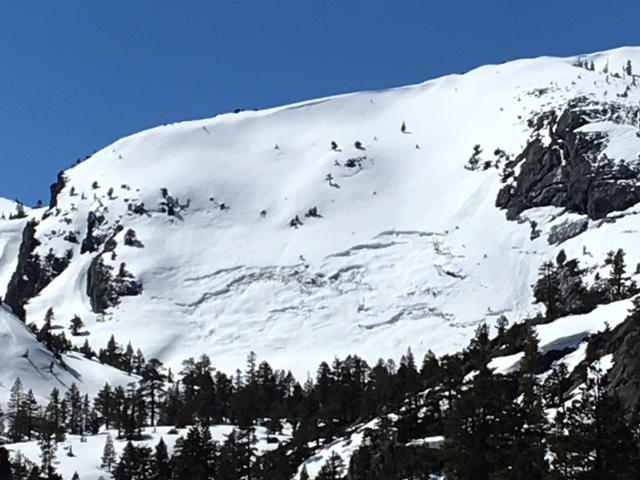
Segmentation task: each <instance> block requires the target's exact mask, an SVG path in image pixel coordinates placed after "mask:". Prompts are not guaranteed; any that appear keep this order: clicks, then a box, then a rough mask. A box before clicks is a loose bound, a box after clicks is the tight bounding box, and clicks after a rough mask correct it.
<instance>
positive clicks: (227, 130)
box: [0, 48, 640, 378]
mask: <svg viewBox="0 0 640 480" xmlns="http://www.w3.org/2000/svg"><path fill="white" fill-rule="evenodd" d="M583 60H586V64H587V66H588V67H590V66H591V62H593V66H594V70H591V69H590V68H584V67H580V66H576V64H577V63H578V59H576V58H569V59H558V58H539V59H534V60H520V61H515V62H510V63H507V64H503V65H490V66H485V67H481V68H478V69H476V70H473V71H471V72H469V73H466V74H464V75H451V76H447V77H444V78H440V79H437V80H432V81H428V82H426V83H423V84H420V85H415V86H410V87H405V88H397V89H392V90H385V91H377V92H362V93H356V94H351V95H342V96H338V97H330V98H324V99H319V100H313V101H309V102H302V103H299V104H295V105H290V106H286V107H280V108H273V109H270V110H264V111H247V112H241V113H237V114H225V115H220V116H217V117H215V118H211V119H206V120H198V121H192V122H183V123H178V124H173V125H166V126H161V127H158V128H154V129H152V130H149V131H145V132H142V133H139V134H136V135H132V136H130V137H127V138H124V139H122V140H119V141H117V142H115V143H114V144H113V145H110V146H108V147H106V148H104V149H103V150H101V151H99V152H97V153H96V154H94V155H93V156H91V157H90V158H89V159H88V160H86V161H85V162H83V163H81V164H79V165H77V166H75V167H73V168H71V169H69V170H67V171H66V172H65V173H64V179H62V178H61V179H60V181H59V183H58V188H57V189H55V193H56V195H55V196H54V202H53V203H54V205H53V206H52V208H51V209H50V210H48V211H47V212H46V213H45V214H44V215H42V217H41V218H40V219H39V223H38V224H37V225H36V226H35V229H34V234H33V236H32V237H33V238H35V239H36V240H37V242H32V245H33V246H32V248H31V249H30V251H31V256H30V257H29V258H27V257H24V258H21V262H20V264H19V265H18V266H16V267H15V269H17V273H16V274H15V275H14V281H13V283H14V285H13V287H10V288H9V290H10V291H9V292H8V295H7V298H9V297H10V298H11V299H12V304H13V306H14V307H16V306H19V305H21V304H22V302H25V301H26V302H27V303H26V308H25V315H26V318H27V321H28V322H36V323H38V324H40V325H41V322H42V320H43V318H44V314H45V312H46V310H47V309H48V308H50V307H52V308H53V309H54V311H55V314H56V318H57V321H58V322H59V325H61V326H63V327H65V328H66V326H67V324H68V320H69V319H70V318H71V317H72V316H73V315H76V314H77V315H79V316H80V317H82V319H83V320H84V323H85V324H86V330H87V331H88V332H89V335H88V336H86V337H74V338H72V340H73V341H76V342H84V340H85V338H86V339H88V341H89V342H90V344H91V345H92V346H93V347H94V348H95V349H98V348H101V347H103V346H104V345H105V344H106V342H107V340H108V338H109V337H110V336H111V335H112V334H114V335H115V337H116V339H117V340H118V341H119V342H120V343H126V342H129V341H130V342H131V343H132V344H133V345H134V347H135V348H140V349H141V350H142V351H143V352H144V353H145V355H146V357H147V358H150V357H157V358H160V359H161V360H163V361H164V362H165V363H166V364H168V365H169V366H174V367H175V366H177V365H179V364H180V362H181V361H182V360H183V359H185V358H187V357H190V356H194V355H198V354H200V353H208V354H209V355H211V356H212V358H213V359H214V363H215V365H216V366H218V367H220V368H222V369H224V370H227V371H232V370H235V368H236V367H238V366H239V365H241V364H243V362H244V358H245V356H246V354H247V353H248V352H249V351H250V350H254V351H255V352H256V353H257V354H258V356H259V357H261V358H266V359H268V360H269V361H270V362H271V363H272V365H273V366H274V367H280V368H288V369H292V370H293V371H294V373H295V374H296V375H298V376H299V377H301V378H304V376H305V375H306V374H307V372H313V371H314V370H315V368H316V366H317V364H318V362H319V361H321V360H330V359H331V358H332V357H333V356H335V355H338V356H344V355H346V354H348V353H357V354H360V355H362V356H364V357H365V358H366V359H367V360H375V359H377V358H378V357H385V358H386V357H394V358H398V357H399V355H400V354H401V353H402V352H403V351H405V350H406V348H407V347H412V348H413V350H414V352H416V354H417V355H422V354H423V353H424V352H425V351H426V350H427V349H432V350H434V351H435V352H436V353H437V354H441V353H445V352H450V351H455V350H458V349H460V348H461V347H462V346H464V345H465V344H466V343H467V341H468V339H469V338H470V336H471V334H472V332H473V331H474V329H475V328H476V326H477V325H478V324H479V323H480V322H489V323H494V321H495V319H496V318H497V317H498V316H499V315H501V314H504V315H506V316H507V317H508V318H509V319H510V320H511V321H517V320H520V319H523V318H525V317H529V316H532V315H534V314H535V313H536V312H537V311H539V310H540V307H539V306H537V305H534V304H533V296H532V289H531V285H532V284H533V283H534V282H535V279H536V276H537V271H538V267H539V266H540V265H541V263H542V262H544V261H545V260H549V259H553V258H555V256H556V255H557V253H558V251H559V250H560V249H561V248H562V249H564V250H565V251H566V253H567V255H568V257H569V258H573V257H576V258H578V259H579V260H580V261H581V265H582V266H583V267H588V268H590V269H591V270H590V275H592V276H594V275H595V274H596V273H597V271H599V270H603V269H604V268H605V267H604V265H603V259H604V257H605V255H606V252H607V251H609V250H611V249H613V248H619V247H622V248H624V249H625V251H626V252H627V258H626V260H627V263H628V264H629V265H635V264H636V263H637V262H639V261H640V249H639V248H638V244H637V231H638V229H639V228H640V219H639V218H638V216H637V215H635V213H636V211H637V207H634V206H633V203H634V202H633V201H632V200H633V196H630V195H618V194H617V193H616V192H614V193H616V195H615V198H616V199H617V200H616V202H617V203H615V205H613V206H614V207H615V208H613V210H622V212H620V211H618V212H615V213H612V212H609V211H605V212H604V217H603V215H602V213H603V208H605V207H606V206H605V207H603V206H602V201H601V200H602V195H605V196H606V192H604V193H602V192H601V191H597V192H595V193H593V195H596V194H600V196H599V197H598V196H597V195H596V197H597V198H594V199H592V198H591V197H589V198H588V199H587V200H588V201H587V200H585V203H584V208H583V207H582V203H580V201H574V200H575V193H574V191H573V189H572V188H569V189H568V190H569V193H567V192H566V190H567V189H566V188H565V189H564V190H563V191H562V192H560V193H558V192H551V193H549V191H548V190H545V191H544V192H542V193H539V192H535V191H533V192H532V191H531V190H523V193H522V194H521V196H520V197H518V196H517V195H520V194H519V193H518V192H517V191H516V189H515V186H514V187H513V188H514V190H513V192H511V193H507V194H505V195H504V196H503V203H504V206H505V207H508V209H509V212H514V213H513V214H512V215H511V214H510V215H511V216H512V217H513V218H514V220H508V219H507V217H506V215H505V210H503V209H499V208H497V207H496V200H497V198H498V196H499V193H500V192H501V191H502V190H503V189H504V188H505V183H504V182H503V181H502V177H503V176H504V177H509V175H510V174H509V172H506V171H505V167H506V166H509V165H510V164H509V162H508V160H509V159H511V160H513V159H515V158H516V157H517V156H518V155H520V154H521V153H522V152H523V151H524V149H525V147H526V146H527V145H528V144H529V142H530V141H531V140H532V139H533V138H539V139H540V145H541V147H540V148H547V149H549V150H553V148H554V145H556V144H558V143H563V144H566V143H567V141H565V139H564V138H562V139H560V140H558V138H556V137H557V136H558V135H560V134H561V132H560V128H561V126H560V125H562V122H559V123H558V125H559V126H558V127H557V128H556V127H555V123H554V122H555V121H556V120H557V117H560V116H561V114H562V113H563V111H565V110H566V109H567V108H568V107H569V108H575V109H580V111H581V112H589V113H588V115H591V117H590V118H589V121H588V122H587V125H582V126H580V128H581V129H582V130H581V131H583V132H584V136H585V137H588V138H596V137H597V139H599V141H602V142H603V144H604V146H603V145H601V146H600V147H601V148H600V150H598V151H597V152H596V153H594V154H593V155H592V157H589V158H590V159H591V160H590V161H591V162H592V164H593V165H596V164H600V163H607V162H608V161H609V160H610V161H611V162H612V165H613V166H611V167H608V168H618V167H620V165H621V162H623V161H624V163H622V165H623V166H624V167H625V168H626V167H628V168H629V169H630V171H632V172H636V170H635V169H636V167H637V163H638V157H639V154H640V138H638V123H637V118H636V117H635V116H634V112H633V111H632V109H633V108H634V107H636V106H637V105H638V101H639V100H640V88H639V87H636V86H635V83H637V81H636V80H634V77H633V76H632V75H629V74H628V72H626V73H625V72H623V67H624V66H625V65H626V62H627V61H628V60H630V61H631V63H632V65H633V66H634V67H635V68H637V69H639V70H640V49H632V48H628V49H619V50H614V51H611V52H605V53H600V54H594V55H589V56H586V57H584V58H583ZM583 60H580V62H582V61H583ZM605 70H608V73H605ZM613 73H615V76H614V75H613ZM571 102H573V103H571ZM576 102H577V103H576ZM571 105H573V107H571ZM576 105H577V106H576ZM617 109H619V110H617ZM548 111H555V112H556V116H557V117H556V119H555V120H554V121H551V120H549V116H545V115H542V114H543V113H544V112H548ZM614 111H615V112H616V113H615V115H614V113H612V112H614ZM584 115H587V114H586V113H585V114H584ZM403 122H404V124H405V125H406V130H405V131H401V125H402V124H403ZM540 125H541V126H542V128H540ZM575 130H577V128H576V129H575ZM554 131H555V133H554ZM570 133H571V132H570ZM590 135H591V136H590ZM332 142H335V144H334V145H333V148H332ZM476 145H479V147H475V146H476ZM594 148H595V147H594ZM592 150H593V149H592ZM474 152H476V154H475V155H474ZM590 153H592V152H591V151H590ZM567 155H568V154H567ZM527 158H529V157H527ZM562 158H563V160H561V162H565V161H568V157H567V156H566V155H565V157H562ZM470 159H471V162H470ZM607 159H609V160H607ZM541 162H542V160H541ZM465 167H470V168H465ZM511 167H512V168H511V170H512V171H513V173H514V175H515V176H516V177H517V176H518V175H520V174H522V175H521V177H520V178H524V177H525V176H526V175H530V174H531V172H530V169H529V168H528V167H526V161H525V162H518V163H517V164H514V165H511ZM594 168H595V167H594ZM521 170H522V171H521ZM616 171H617V170H616ZM534 173H535V174H536V175H537V174H538V173H539V172H534ZM534 176H535V175H534ZM607 178H609V177H607ZM567 181H569V180H567ZM513 182H514V176H511V177H510V178H509V179H508V180H507V183H506V185H511V184H512V183H513ZM635 182H636V177H634V176H633V175H627V176H625V177H624V178H622V179H621V180H619V181H618V180H611V181H610V182H609V184H611V185H613V187H612V188H614V187H615V188H618V187H620V188H621V189H623V190H624V189H627V190H625V192H626V191H628V190H629V191H630V190H633V189H634V188H636V183H635ZM526 184H531V185H533V186H534V187H536V186H539V185H540V182H537V183H536V182H535V181H531V182H526V178H524V179H523V180H521V181H520V182H519V184H518V188H522V189H525V188H526V187H527V185H526ZM552 186H553V185H551V184H550V187H549V188H551V187H552ZM532 188H533V187H532ZM563 188H564V187H563ZM603 188H604V187H603ZM163 189H164V190H163ZM514 192H515V193H514ZM587 194H588V195H592V192H591V191H589V192H587ZM563 195H564V197H563ZM572 195H573V196H572ZM565 197H567V200H566V201H564V198H565ZM569 197H570V198H569ZM618 197H620V198H618ZM612 198H614V196H613V195H612ZM563 202H564V203H563ZM565 203H566V205H565ZM618 207H619V208H618ZM605 210H606V208H605ZM621 213H622V215H620V214H621ZM516 217H517V221H515V219H516ZM605 217H606V220H605V221H603V218H605ZM614 217H615V218H614ZM296 219H298V220H299V222H298V220H296ZM2 228H4V227H3V226H2V224H0V229H2ZM572 228H573V230H571V229H572ZM129 230H131V231H132V232H129ZM567 230H569V231H574V230H575V231H577V233H575V232H574V233H573V236H571V235H570V234H563V233H562V232H566V231H567ZM559 232H560V233H559ZM134 233H135V235H134ZM15 235H22V233H20V234H18V232H15ZM8 237H10V235H8V236H7V238H8ZM558 237H560V238H559V240H558ZM2 238H3V237H2V235H0V245H2V242H3V240H2ZM11 238H13V240H11V241H8V240H4V242H5V244H6V245H8V244H9V243H11V242H13V243H11V249H12V250H11V251H12V252H15V251H16V244H15V237H11ZM550 241H552V242H555V243H553V244H551V243H550ZM3 258H4V257H1V256H0V259H3ZM98 258H100V260H98ZM60 259H62V260H63V261H58V260H60ZM56 261H58V263H57V264H56ZM1 262H2V264H4V263H5V260H1ZM30 262H31V264H32V263H33V262H40V266H41V267H42V268H41V269H40V270H41V271H43V272H45V274H44V275H45V276H46V277H47V278H46V281H43V282H40V287H39V288H38V289H36V290H40V288H41V287H42V286H44V288H43V289H41V291H38V292H37V295H34V294H33V290H34V289H33V288H32V287H33V283H34V281H35V279H34V278H29V277H28V275H27V276H25V275H24V271H26V270H28V268H27V269H25V268H23V267H28V266H29V263H30ZM54 264H55V265H57V266H54ZM61 265H62V266H61ZM109 268H112V270H109ZM0 272H1V273H2V275H6V274H5V273H4V272H3V270H2V269H0ZM603 275H604V273H603ZM592 278H593V277H592ZM0 280H2V282H3V285H4V284H7V283H8V282H7V281H6V280H5V277H4V276H3V277H1V278H0ZM25 292H28V293H25ZM134 294H135V295H134ZM16 310H19V308H16ZM18 313H20V312H18ZM576 342H577V343H579V339H577V340H576ZM7 371H8V370H7ZM17 371H18V370H17Z"/></svg>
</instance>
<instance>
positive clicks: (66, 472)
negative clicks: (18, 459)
mask: <svg viewBox="0 0 640 480" xmlns="http://www.w3.org/2000/svg"><path fill="white" fill-rule="evenodd" d="M233 428H234V427H233V426H231V425H215V426H212V427H210V428H209V429H210V431H211V438H212V439H213V440H214V441H216V442H220V443H222V442H224V441H225V440H226V438H227V436H228V435H229V434H230V433H231V431H232V430H233ZM172 430H174V431H175V433H171V431H172ZM187 430H188V429H186V428H182V429H173V428H171V427H157V428H147V429H146V431H145V432H144V436H145V439H144V440H140V441H136V442H134V444H135V445H148V446H149V447H151V448H154V447H155V446H156V445H157V444H158V442H159V441H160V439H163V440H164V442H165V443H166V445H167V449H168V450H169V453H171V452H172V451H173V448H174V445H175V442H176V440H177V439H178V438H179V437H180V436H186V434H187ZM255 435H256V439H257V444H256V445H255V447H256V452H257V453H258V454H260V453H263V452H265V451H269V450H273V449H275V448H276V447H277V446H278V443H274V442H268V441H267V438H268V437H267V432H266V430H265V429H264V428H262V427H258V428H256V431H255ZM108 436H111V438H112V439H113V443H114V447H115V450H116V452H117V456H118V458H119V457H120V455H121V454H122V451H123V450H124V447H125V446H126V444H127V442H126V441H125V440H119V439H117V432H116V431H103V432H101V433H100V434H99V435H94V436H88V437H85V440H86V441H82V437H80V436H79V435H67V438H66V440H65V441H64V442H62V443H60V444H58V446H57V452H56V457H57V460H56V468H57V470H58V472H59V473H60V474H61V475H62V476H63V478H65V479H68V478H71V477H72V476H73V474H74V472H78V473H79V474H80V478H82V479H83V480H99V479H100V478H103V479H107V478H111V475H110V474H109V473H108V472H107V471H106V469H105V468H100V462H101V458H102V451H103V449H104V444H105V442H106V439H107V437H108ZM272 439H278V440H279V441H284V440H286V439H287V432H285V433H284V434H282V435H277V436H275V437H272ZM5 447H6V448H7V449H8V450H9V451H10V452H11V453H12V454H13V455H16V454H18V452H19V453H20V454H21V455H22V456H23V457H25V458H27V459H29V460H31V461H32V462H35V463H38V461H39V455H40V447H39V446H38V442H37V441H35V440H34V441H31V442H21V443H14V444H8V445H5ZM70 452H71V453H72V454H73V455H72V456H69V453H70Z"/></svg>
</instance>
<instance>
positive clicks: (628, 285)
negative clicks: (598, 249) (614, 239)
mask: <svg viewBox="0 0 640 480" xmlns="http://www.w3.org/2000/svg"><path fill="white" fill-rule="evenodd" d="M624 257H625V253H624V250H622V249H621V248H619V249H618V250H617V251H616V252H615V253H614V252H613V251H611V252H609V253H608V254H607V258H606V260H605V262H604V263H605V264H606V265H609V266H610V267H611V271H610V272H609V278H608V280H607V283H608V284H609V287H610V292H611V300H620V299H622V298H625V297H626V296H627V295H628V294H630V293H632V292H633V291H635V284H633V283H632V282H631V279H630V277H629V276H627V275H626V273H627V266H626V264H625V261H624Z"/></svg>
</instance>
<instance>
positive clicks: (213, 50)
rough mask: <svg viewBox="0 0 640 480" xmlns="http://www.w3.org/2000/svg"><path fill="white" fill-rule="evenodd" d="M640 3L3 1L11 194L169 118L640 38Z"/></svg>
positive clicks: (0, 130) (28, 193) (0, 99)
mask: <svg viewBox="0 0 640 480" xmlns="http://www.w3.org/2000/svg"><path fill="white" fill-rule="evenodd" d="M639 3H640V2H638V1H637V0H635V1H631V0H629V1H627V0H616V1H615V2H585V1H584V0H582V1H576V0H538V1H534V0H530V1H527V2H524V1H518V0H515V1H514V0H510V1H508V0H484V1H478V0H464V1H462V0H448V1H436V0H422V1H419V0H404V1H390V0H389V1H382V0H314V1H312V0H290V1H284V0H255V1H245V0H228V1H217V0H202V1H196V0H193V1H188V0H185V1H180V2H178V1H175V0H174V1H169V0H166V1H165V0H127V1H124V0H121V1H108V2H107V1H101V0H75V1H72V0H66V1H61V2H53V1H51V0H40V1H36V0H20V1H2V2H0V165H1V166H2V170H1V171H0V196H5V197H9V198H20V199H22V200H23V201H25V202H27V203H33V202H35V201H36V200H37V199H39V198H40V199H42V200H44V201H48V185H49V184H50V183H51V182H52V181H53V180H54V178H55V174H56V172H57V171H58V170H60V169H63V168H66V167H67V166H68V165H70V164H71V163H73V162H74V161H75V160H76V159H77V158H79V157H82V156H84V155H86V154H89V153H91V152H93V151H95V150H97V149H99V148H101V147H103V146H105V145H107V144H108V143H110V142H112V141H113V140H116V139H117V138H119V137H122V136H124V135H127V134H129V133H133V132H135V131H138V130H141V129H144V128H147V127H151V126H154V125H157V124H160V123H166V122H171V121H177V120H181V119H193V118H201V117H207V116H212V115H214V114H216V113H218V112H223V111H229V110H232V109H234V108H239V107H243V108H260V107H267V106H273V105H278V104H283V103H288V102H292V101H296V100H302V99H307V98H313V97H317V96H324V95H330V94H336V93H344V92H349V91H354V90H363V89H376V88H386V87H392V86H397V85H403V84H409V83H416V82H420V81H423V80H426V79H428V78H432V77H435V76H439V75H442V74H446V73H453V72H463V71H466V70H469V69H471V68H473V67H475V66H478V65H481V64H484V63H495V62H502V61H506V60H509V59H513V58H518V57H530V56H539V55H547V54H549V55H571V54H577V53H585V52H589V51H596V50H603V49H608V48H613V47H617V46H622V45H640V28H639V27H638V22H637V19H638V18H640V5H639Z"/></svg>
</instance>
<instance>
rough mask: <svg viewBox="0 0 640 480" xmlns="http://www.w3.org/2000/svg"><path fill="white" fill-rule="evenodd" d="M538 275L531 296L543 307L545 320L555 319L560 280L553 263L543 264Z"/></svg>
mask: <svg viewBox="0 0 640 480" xmlns="http://www.w3.org/2000/svg"><path fill="white" fill-rule="evenodd" d="M538 273H539V278H538V281H537V282H536V284H535V286H534V288H533V296H534V298H535V299H536V302H538V303H542V304H543V305H544V306H545V308H546V315H547V318H549V319H554V318H557V313H558V312H557V311H558V303H559V301H560V280H559V278H558V271H557V269H556V266H555V265H554V264H553V262H544V263H543V264H542V265H541V266H540V268H539V269H538Z"/></svg>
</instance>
